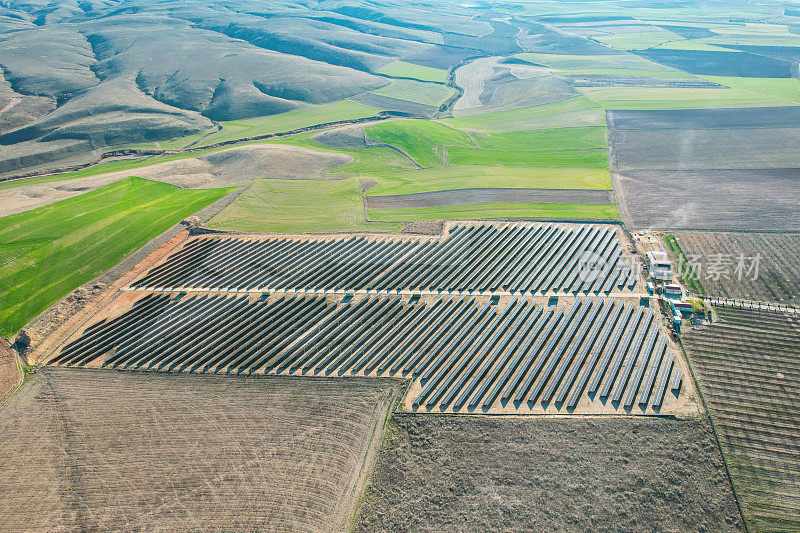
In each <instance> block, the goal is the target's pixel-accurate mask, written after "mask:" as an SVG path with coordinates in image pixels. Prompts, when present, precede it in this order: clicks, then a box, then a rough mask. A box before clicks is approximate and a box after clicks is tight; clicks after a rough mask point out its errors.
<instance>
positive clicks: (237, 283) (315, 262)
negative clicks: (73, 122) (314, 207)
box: [131, 223, 638, 294]
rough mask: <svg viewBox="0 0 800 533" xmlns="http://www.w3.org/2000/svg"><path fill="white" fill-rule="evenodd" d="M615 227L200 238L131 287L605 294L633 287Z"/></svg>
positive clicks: (471, 227) (474, 227) (466, 227)
mask: <svg viewBox="0 0 800 533" xmlns="http://www.w3.org/2000/svg"><path fill="white" fill-rule="evenodd" d="M620 233H621V230H620V229H619V228H618V227H616V226H610V225H602V224H584V225H575V224H553V223H543V224H532V223H511V224H509V223H506V224H491V223H472V224H470V223H455V224H448V225H447V227H446V230H445V234H444V235H443V236H441V237H405V238H402V237H398V236H376V235H342V236H296V237H286V236H279V235H274V236H268V237H261V236H259V237H256V236H229V235H226V236H218V235H215V236H200V237H195V238H192V239H190V240H189V241H187V243H186V244H185V245H184V246H183V247H182V248H181V249H179V250H177V251H176V252H175V253H173V254H171V255H170V256H169V257H168V258H167V259H166V260H165V261H164V262H163V263H162V264H160V265H158V266H156V267H154V268H153V269H152V270H150V271H149V272H148V273H147V274H146V275H145V276H144V277H142V278H141V279H139V280H137V281H135V282H134V283H132V285H131V288H132V289H146V290H167V291H173V290H179V291H198V290H200V291H209V290H224V291H231V292H248V291H249V292H265V291H272V290H296V291H332V292H347V291H350V290H352V291H356V292H358V291H362V292H401V291H402V292H407V291H422V292H426V291H427V292H433V293H440V292H450V293H464V292H468V293H470V294H474V293H492V294H520V293H538V292H541V293H553V294H567V293H591V294H599V293H610V292H619V291H631V290H632V289H634V288H635V287H636V284H637V282H638V278H637V275H636V272H637V270H636V269H635V268H633V265H634V263H633V261H632V260H631V256H630V255H628V254H627V253H626V252H625V246H624V244H623V243H622V241H621V238H620Z"/></svg>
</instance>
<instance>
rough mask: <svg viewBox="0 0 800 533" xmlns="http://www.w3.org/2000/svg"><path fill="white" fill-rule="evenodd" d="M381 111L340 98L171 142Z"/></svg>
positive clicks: (207, 140) (234, 136) (199, 142)
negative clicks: (201, 135) (335, 100)
mask: <svg viewBox="0 0 800 533" xmlns="http://www.w3.org/2000/svg"><path fill="white" fill-rule="evenodd" d="M379 111H380V110H379V109H376V108H374V107H371V106H368V105H364V104H360V103H358V102H353V101H352V100H339V101H337V102H329V103H327V104H320V105H310V106H306V107H301V108H298V109H293V110H292V111H287V112H286V113H279V114H277V115H269V116H266V117H256V118H249V119H244V120H232V121H229V122H222V123H221V124H222V130H220V131H218V132H215V133H211V134H208V135H206V136H203V137H202V138H200V137H198V136H197V135H190V136H188V137H181V138H178V139H173V140H171V141H169V143H170V145H171V146H173V147H174V148H175V149H179V148H185V147H187V146H188V145H190V144H193V145H196V146H208V145H210V144H214V143H218V142H224V141H235V140H238V139H246V138H248V137H256V136H258V135H271V134H274V133H282V132H285V131H293V130H298V129H301V128H307V127H309V126H316V125H317V124H328V123H330V122H339V121H343V120H354V119H359V118H366V117H372V116H375V115H377V114H378V112H379ZM162 144H163V143H162Z"/></svg>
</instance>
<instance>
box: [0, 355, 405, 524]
mask: <svg viewBox="0 0 800 533" xmlns="http://www.w3.org/2000/svg"><path fill="white" fill-rule="evenodd" d="M399 389H400V383H399V382H397V381H388V380H363V379H348V380H324V379H305V378H301V379H297V378H282V377H277V378H276V377H270V378H233V377H221V376H188V375H168V374H140V373H124V372H109V371H99V370H77V371H76V370H64V369H42V370H40V371H39V372H38V373H37V375H36V376H35V378H34V379H33V380H31V381H30V382H29V384H27V385H25V386H24V387H23V388H22V389H20V390H19V391H18V392H17V394H15V395H14V396H12V397H11V398H10V400H9V401H8V402H6V403H4V404H3V405H2V407H0V465H1V466H0V468H2V472H3V476H0V516H3V519H4V527H7V528H10V529H12V530H13V529H27V530H31V529H34V530H41V529H64V530H96V529H104V530H105V529H111V530H128V531H131V530H150V531H152V530H163V529H169V530H175V529H184V530H185V529H195V530H205V531H209V530H239V531H252V530H264V529H269V530H284V531H289V530H295V531H297V530H303V531H342V530H345V529H347V524H348V522H349V521H350V519H351V517H352V515H353V510H354V509H353V507H354V503H355V501H356V499H357V497H358V494H359V493H360V487H361V484H362V483H363V480H364V479H365V477H366V475H367V474H368V472H369V470H370V468H371V464H372V462H373V461H374V457H375V455H376V454H377V450H378V448H379V444H380V442H381V437H382V434H383V428H384V423H385V419H386V417H387V413H388V411H389V409H390V408H391V406H392V405H393V404H394V402H395V401H396V398H397V395H398V394H399Z"/></svg>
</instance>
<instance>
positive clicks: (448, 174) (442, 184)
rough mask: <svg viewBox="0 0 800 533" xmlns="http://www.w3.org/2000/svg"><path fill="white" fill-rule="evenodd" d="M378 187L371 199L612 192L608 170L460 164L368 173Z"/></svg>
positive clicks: (366, 175) (371, 194)
mask: <svg viewBox="0 0 800 533" xmlns="http://www.w3.org/2000/svg"><path fill="white" fill-rule="evenodd" d="M363 177H364V178H369V179H372V180H375V181H376V182H377V185H375V186H374V187H373V188H371V189H369V190H368V191H367V192H366V193H365V194H366V195H367V196H381V195H389V194H412V193H418V192H430V191H446V190H450V189H468V188H479V187H511V188H531V189H596V190H609V189H611V178H610V177H609V173H608V170H601V169H591V168H558V167H547V168H537V167H504V166H490V165H477V166H470V165H459V166H452V165H451V166H446V167H436V168H426V169H420V170H408V171H405V172H382V173H374V174H365V175H364V176H363Z"/></svg>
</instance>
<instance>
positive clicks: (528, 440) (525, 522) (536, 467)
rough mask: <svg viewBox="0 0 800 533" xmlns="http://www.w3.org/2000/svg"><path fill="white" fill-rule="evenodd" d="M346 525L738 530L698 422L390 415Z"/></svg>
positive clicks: (715, 454)
mask: <svg viewBox="0 0 800 533" xmlns="http://www.w3.org/2000/svg"><path fill="white" fill-rule="evenodd" d="M356 530H357V531H364V532H366V531H740V530H742V521H741V516H740V514H739V511H738V508H737V506H736V502H735V500H734V497H733V493H732V490H731V487H730V482H729V480H728V477H727V475H726V473H725V469H724V466H723V462H722V457H721V454H720V451H719V448H718V446H717V444H716V441H715V439H714V436H713V433H712V430H711V428H710V426H709V424H708V423H707V422H705V421H701V420H670V419H657V418H642V417H637V418H636V419H632V418H603V419H600V418H594V419H587V418H535V419H519V418H488V417H480V418H479V417H455V416H431V415H427V416H419V415H395V417H394V420H393V422H392V423H391V425H390V429H389V431H388V433H387V436H386V438H385V441H384V445H383V449H382V451H381V454H380V457H379V459H378V464H377V466H376V471H375V473H374V474H373V476H372V482H371V487H370V489H369V492H368V493H367V496H366V499H365V504H364V507H363V509H362V511H361V515H360V521H359V523H358V525H357V528H356Z"/></svg>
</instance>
